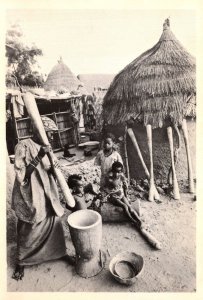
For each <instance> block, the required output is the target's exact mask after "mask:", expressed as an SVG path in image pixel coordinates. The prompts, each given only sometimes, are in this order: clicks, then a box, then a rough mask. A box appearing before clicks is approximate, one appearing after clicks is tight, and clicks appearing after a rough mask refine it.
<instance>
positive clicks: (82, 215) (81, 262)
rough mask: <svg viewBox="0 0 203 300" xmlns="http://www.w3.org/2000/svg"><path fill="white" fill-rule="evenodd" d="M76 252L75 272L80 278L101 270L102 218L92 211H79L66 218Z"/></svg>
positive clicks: (90, 275) (93, 274)
mask: <svg viewBox="0 0 203 300" xmlns="http://www.w3.org/2000/svg"><path fill="white" fill-rule="evenodd" d="M68 224H69V229H70V234H71V238H72V242H73V245H74V247H75V252H76V272H77V274H78V275H80V276H81V277H85V278H88V277H92V276H95V275H97V274H98V273H99V272H100V271H101V270H102V268H103V258H102V252H101V250H100V249H101V240H102V218H101V215H100V214H99V213H98V212H96V211H93V210H88V209H86V210H79V211H76V212H74V213H72V214H71V215H69V216H68Z"/></svg>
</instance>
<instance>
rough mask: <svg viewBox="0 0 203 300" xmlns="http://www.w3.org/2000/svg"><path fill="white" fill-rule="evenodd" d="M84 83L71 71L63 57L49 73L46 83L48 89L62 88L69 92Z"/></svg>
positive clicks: (45, 87)
mask: <svg viewBox="0 0 203 300" xmlns="http://www.w3.org/2000/svg"><path fill="white" fill-rule="evenodd" d="M81 85H82V83H81V82H80V81H79V80H78V79H77V77H76V76H75V75H74V74H73V73H72V72H71V70H70V69H69V68H68V67H67V66H66V65H65V64H64V62H63V60H62V58H60V60H59V61H58V64H57V65H56V66H54V67H53V69H52V70H51V72H50V73H49V75H48V77H47V80H46V82H45V84H44V89H45V90H46V91H50V90H54V91H59V90H62V89H65V90H68V91H69V92H71V91H73V90H77V89H78V87H79V86H81Z"/></svg>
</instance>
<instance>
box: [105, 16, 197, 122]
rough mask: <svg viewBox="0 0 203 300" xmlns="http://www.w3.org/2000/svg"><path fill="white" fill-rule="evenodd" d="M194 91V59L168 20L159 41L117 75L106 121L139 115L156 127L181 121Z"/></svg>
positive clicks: (109, 93)
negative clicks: (175, 34) (171, 28)
mask: <svg viewBox="0 0 203 300" xmlns="http://www.w3.org/2000/svg"><path fill="white" fill-rule="evenodd" d="M195 93H196V86H195V58H194V57H192V56H191V55H190V54H189V53H188V52H187V51H186V50H185V49H184V48H183V46H182V45H181V44H180V42H179V41H178V40H177V39H176V37H175V36H174V34H173V33H172V32H171V30H170V24H169V20H168V19H167V20H166V21H165V22H164V25H163V33H162V35H161V37H160V39H159V41H158V43H157V44H156V45H155V46H154V47H152V48H151V49H149V50H148V51H146V52H144V53H143V54H141V55H140V56H139V57H138V58H136V59H135V60H134V61H133V62H131V63H130V64H129V65H127V66H126V67H125V68H124V69H123V70H122V71H121V72H120V73H119V74H118V75H116V77H115V78H114V80H113V82H112V84H111V85H110V87H109V89H108V91H107V93H106V95H105V97H104V102H103V116H104V120H105V121H108V122H109V123H111V124H117V123H122V122H124V121H126V120H128V119H129V118H131V117H133V118H136V117H137V116H138V115H139V118H140V120H141V121H142V122H144V124H145V125H146V124H151V125H152V126H153V128H156V127H162V126H163V125H164V123H165V121H167V122H168V121H169V122H172V123H175V124H179V123H181V121H182V118H183V116H185V115H187V113H188V107H187V101H188V99H189V98H191V96H193V95H195Z"/></svg>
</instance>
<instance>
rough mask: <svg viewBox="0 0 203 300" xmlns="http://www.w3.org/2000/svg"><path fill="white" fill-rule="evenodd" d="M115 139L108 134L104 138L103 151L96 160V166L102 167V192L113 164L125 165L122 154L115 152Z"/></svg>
mask: <svg viewBox="0 0 203 300" xmlns="http://www.w3.org/2000/svg"><path fill="white" fill-rule="evenodd" d="M114 141H115V137H114V135H113V134H111V133H107V134H106V136H105V138H104V144H103V150H101V151H99V152H98V154H97V156H96V158H95V162H94V164H95V165H98V166H101V179H100V190H101V191H102V189H103V186H104V178H105V176H106V175H107V174H108V172H109V171H110V170H111V167H112V164H113V163H114V162H115V161H119V162H120V163H123V161H122V158H121V156H120V154H119V153H118V152H117V151H116V150H115V145H114Z"/></svg>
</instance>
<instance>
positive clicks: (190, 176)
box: [182, 119, 195, 193]
mask: <svg viewBox="0 0 203 300" xmlns="http://www.w3.org/2000/svg"><path fill="white" fill-rule="evenodd" d="M182 130H183V136H184V141H185V148H186V153H187V163H188V181H189V192H190V193H194V192H195V188H194V180H193V171H192V161H191V155H190V145H189V139H188V129H187V121H186V119H183V123H182Z"/></svg>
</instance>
